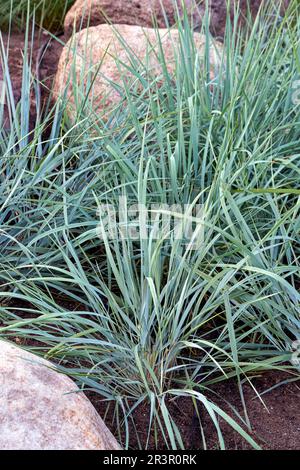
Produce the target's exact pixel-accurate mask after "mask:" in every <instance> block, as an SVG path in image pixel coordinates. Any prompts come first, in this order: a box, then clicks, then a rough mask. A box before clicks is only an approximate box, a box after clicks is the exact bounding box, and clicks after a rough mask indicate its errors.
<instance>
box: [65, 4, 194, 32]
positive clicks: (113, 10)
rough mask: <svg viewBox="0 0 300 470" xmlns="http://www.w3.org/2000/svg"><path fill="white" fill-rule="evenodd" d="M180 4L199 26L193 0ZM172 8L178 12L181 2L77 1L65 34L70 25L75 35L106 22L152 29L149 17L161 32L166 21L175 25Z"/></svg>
mask: <svg viewBox="0 0 300 470" xmlns="http://www.w3.org/2000/svg"><path fill="white" fill-rule="evenodd" d="M184 3H185V6H186V8H187V10H188V11H189V13H190V14H192V15H193V12H194V13H195V17H194V19H195V21H196V22H199V14H198V11H197V7H196V0H184ZM198 3H199V1H198ZM175 4H177V7H178V10H179V12H182V8H181V7H182V0H77V1H76V2H75V4H74V5H73V6H72V7H71V9H70V10H69V12H68V14H67V16H66V19H65V33H66V34H68V35H70V34H72V32H73V29H74V25H75V29H76V31H79V30H80V29H83V28H86V27H87V25H89V26H97V25H99V24H104V23H107V20H109V21H111V22H112V23H114V24H127V25H136V26H144V27H152V26H153V17H155V19H156V21H157V26H158V27H159V28H165V27H166V26H167V24H166V18H167V20H168V23H169V25H170V26H172V25H173V24H174V23H175V22H176V8H174V6H175Z"/></svg>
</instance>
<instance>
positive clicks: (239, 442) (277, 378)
mask: <svg viewBox="0 0 300 470" xmlns="http://www.w3.org/2000/svg"><path fill="white" fill-rule="evenodd" d="M293 377H295V376H292V375H289V374H287V373H285V372H267V373H264V374H261V376H259V377H256V378H253V379H252V384H253V385H254V386H255V388H256V390H257V391H258V392H259V393H260V394H262V393H263V392H264V391H266V390H268V389H269V388H271V387H273V386H274V385H278V384H280V383H281V382H284V381H286V380H291V379H292V378H293ZM213 390H214V392H216V394H218V396H216V395H214V394H210V396H209V398H210V399H211V400H213V401H214V403H216V404H218V405H219V406H220V407H221V408H222V409H223V410H224V411H226V412H227V413H228V414H229V415H230V416H231V417H232V418H233V419H237V418H236V415H235V414H234V412H233V411H232V409H231V408H230V405H232V406H233V407H234V408H235V409H236V410H238V412H239V413H240V415H241V416H243V418H244V415H243V406H242V403H241V398H240V394H239V391H238V387H237V384H236V381H234V380H229V381H226V382H224V383H221V384H219V385H216V386H214V388H213ZM243 391H244V398H245V403H246V407H247V412H248V416H249V420H250V424H251V426H252V431H249V429H247V428H246V426H244V425H243V424H242V423H241V421H239V424H241V425H242V427H243V428H244V429H245V430H247V431H248V433H249V434H250V435H251V437H252V438H253V439H254V440H255V441H256V442H257V443H258V444H259V445H260V446H261V447H262V448H263V449H266V450H299V449H300V412H299V400H300V377H298V381H295V382H291V383H287V384H283V385H280V386H277V388H274V389H273V390H271V391H270V392H268V393H266V394H265V395H263V396H262V397H261V398H262V400H263V402H264V403H262V402H261V401H260V400H259V399H258V398H257V397H256V394H255V392H254V391H253V388H252V387H251V386H250V385H244V387H243ZM87 395H88V397H89V398H90V400H91V401H92V402H93V404H94V406H95V407H96V409H97V410H98V411H99V413H100V414H101V416H102V417H103V416H106V418H105V422H106V424H107V426H108V427H109V428H110V429H111V431H112V432H113V433H114V434H115V436H116V437H117V438H118V437H119V436H118V432H117V429H116V422H114V415H113V406H111V409H110V410H108V412H107V404H106V403H105V402H103V401H101V398H100V397H99V395H96V394H95V393H91V392H89V393H87ZM226 401H227V403H226ZM229 404H230V405H229ZM168 406H169V409H170V410H171V412H172V416H173V418H174V419H175V421H176V424H177V425H178V427H179V429H180V432H181V434H182V436H183V440H184V444H185V447H186V449H193V450H196V449H197V450H201V449H203V444H202V438H201V431H200V426H199V421H198V419H197V418H196V415H195V409H194V406H193V404H192V402H191V400H189V399H187V398H181V399H179V400H178V401H177V402H172V403H170V402H169V405H168ZM199 413H200V416H201V421H202V426H203V429H204V432H205V438H206V442H207V448H208V449H210V450H213V449H218V448H219V445H218V438H217V433H216V430H215V427H214V425H213V423H212V421H211V419H210V417H209V415H208V413H207V412H206V411H205V409H204V407H203V406H202V405H200V406H199ZM134 419H135V425H136V429H137V432H135V430H134V427H133V426H132V425H130V424H129V427H130V436H131V440H130V448H132V449H138V448H139V441H140V443H141V444H142V445H143V444H145V442H146V440H147V432H148V423H149V408H148V407H147V406H140V407H139V408H138V409H137V411H136V412H135V413H134ZM220 425H221V429H222V432H223V435H224V440H225V444H226V448H227V449H229V450H249V449H252V447H251V446H250V444H248V443H247V442H246V441H245V440H244V439H243V438H242V437H241V436H240V435H239V434H238V433H237V432H236V431H234V430H233V428H232V427H231V426H229V425H228V424H227V423H225V422H224V421H223V420H222V419H221V420H220ZM122 438H123V440H124V439H125V436H124V433H122ZM158 441H159V448H160V449H165V448H166V446H165V444H164V442H163V439H162V438H161V437H159V439H158ZM151 448H152V449H153V448H155V444H154V438H153V434H152V437H151V439H150V445H149V449H151Z"/></svg>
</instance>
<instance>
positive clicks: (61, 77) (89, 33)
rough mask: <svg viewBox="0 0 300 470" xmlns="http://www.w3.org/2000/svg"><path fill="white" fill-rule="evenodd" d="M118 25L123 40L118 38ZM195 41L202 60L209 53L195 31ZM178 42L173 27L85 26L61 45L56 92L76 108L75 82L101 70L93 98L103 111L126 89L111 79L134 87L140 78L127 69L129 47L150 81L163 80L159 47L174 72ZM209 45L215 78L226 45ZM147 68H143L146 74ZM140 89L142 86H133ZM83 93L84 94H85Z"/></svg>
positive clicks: (96, 106)
mask: <svg viewBox="0 0 300 470" xmlns="http://www.w3.org/2000/svg"><path fill="white" fill-rule="evenodd" d="M114 28H116V30H117V32H118V34H119V35H120V36H121V37H122V40H120V39H119V38H118V36H117V34H116V31H115V30H114ZM157 34H159V36H160V41H158V39H157ZM194 40H195V45H196V48H197V49H198V51H199V57H200V58H201V56H202V57H203V55H204V51H205V36H204V35H202V34H199V33H194ZM159 42H160V44H159ZM124 43H125V44H124ZM179 44H180V36H179V32H178V31H177V30H175V29H174V30H171V31H169V30H167V29H159V30H154V29H152V28H142V27H140V26H128V25H114V27H112V26H110V25H107V24H105V25H100V26H95V27H91V28H88V29H85V30H83V31H81V32H79V33H77V34H76V35H75V37H74V40H70V41H69V43H68V44H67V45H66V47H65V48H64V49H63V52H62V55H61V57H60V61H59V65H58V71H57V74H56V79H55V84H54V93H55V96H56V97H59V95H62V94H64V96H65V97H66V98H67V100H68V105H69V109H72V108H74V102H75V98H74V96H75V95H77V97H78V95H79V93H78V92H77V91H78V86H77V85H78V84H81V82H82V80H83V78H82V77H85V80H84V82H85V84H86V82H87V80H88V79H87V78H86V77H87V76H88V71H94V74H95V73H96V72H97V76H96V78H95V79H94V77H93V79H94V81H93V85H92V90H91V92H90V96H92V99H93V105H92V106H93V110H97V111H98V112H99V113H100V114H102V111H104V112H105V113H107V112H108V111H109V109H110V108H111V107H112V106H113V105H115V104H117V103H118V102H119V101H120V98H121V95H122V91H120V90H118V89H116V87H115V86H112V82H113V83H114V84H118V85H120V86H121V88H122V86H123V83H124V81H123V80H124V77H125V79H126V84H127V85H128V86H130V80H131V81H132V82H133V81H134V80H135V81H136V80H137V79H136V77H133V76H132V74H131V70H130V69H129V70H128V67H132V65H130V58H129V54H128V49H131V50H132V51H134V54H135V56H136V57H137V58H138V59H140V61H141V62H143V63H145V62H147V67H146V68H145V69H146V70H147V74H149V77H151V79H153V78H154V77H157V78H159V80H160V79H161V78H163V71H162V67H161V61H160V60H159V55H160V46H161V48H162V50H163V53H164V57H165V63H166V67H167V69H168V72H169V74H170V75H172V74H174V71H175V68H176V49H177V48H178V46H179ZM210 47H211V50H210V60H211V78H213V76H214V72H215V69H217V67H218V64H219V63H220V61H221V60H220V58H221V56H222V50H223V47H222V45H221V44H219V43H216V44H215V45H213V44H211V46H210ZM74 51H76V53H74ZM74 54H75V57H74ZM99 65H100V69H99ZM146 70H143V71H142V72H143V73H144V74H145V73H146ZM74 72H75V73H74ZM74 76H75V77H76V79H75V80H74ZM144 78H145V75H144ZM146 78H147V77H146ZM89 80H90V82H91V80H92V78H91V77H90V78H89ZM68 82H69V85H68V86H67V83H68ZM66 87H67V88H66ZM136 89H139V87H138V86H136V84H135V90H136ZM82 97H83V98H84V93H83V95H82ZM79 98H80V96H79ZM70 114H71V113H70Z"/></svg>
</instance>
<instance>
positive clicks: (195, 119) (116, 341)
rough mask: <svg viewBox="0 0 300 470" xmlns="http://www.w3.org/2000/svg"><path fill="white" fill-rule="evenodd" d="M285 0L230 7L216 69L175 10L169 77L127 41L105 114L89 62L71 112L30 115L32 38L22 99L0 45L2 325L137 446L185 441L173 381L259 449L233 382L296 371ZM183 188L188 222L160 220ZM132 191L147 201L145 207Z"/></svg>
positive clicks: (289, 33) (296, 187)
mask: <svg viewBox="0 0 300 470" xmlns="http://www.w3.org/2000/svg"><path fill="white" fill-rule="evenodd" d="M296 3H297V2H295V3H293V4H292V5H291V8H290V11H289V13H288V14H287V16H286V17H285V18H282V17H281V16H280V15H279V12H278V11H277V13H274V12H273V10H272V16H271V11H270V10H267V11H262V12H261V14H260V15H259V16H258V18H257V19H256V20H255V21H254V22H253V24H251V28H250V27H249V30H247V29H246V30H243V31H242V30H240V28H239V26H238V21H237V17H235V18H234V20H233V21H232V22H230V21H229V19H228V22H227V30H226V37H225V42H224V54H223V56H222V57H221V58H220V60H221V62H222V64H221V66H220V68H219V71H217V74H216V77H215V78H214V79H212V78H211V76H210V63H209V55H208V54H206V57H205V59H204V61H202V60H201V58H200V57H199V56H198V54H197V51H196V50H195V47H194V42H193V34H192V29H191V27H190V26H189V23H188V18H187V16H186V17H185V18H184V20H183V22H178V28H179V31H180V37H181V46H182V47H181V48H180V50H179V52H178V57H177V61H178V63H177V67H176V73H175V76H174V77H171V76H170V75H169V74H168V71H167V68H166V67H165V66H164V58H163V55H162V53H160V54H161V55H160V57H159V58H160V61H161V63H162V76H161V77H156V78H154V77H151V74H149V73H148V70H147V66H145V65H143V64H141V63H140V62H139V61H138V60H137V58H136V56H135V54H134V51H129V52H128V53H129V54H130V56H131V64H132V65H131V66H130V69H131V73H132V80H131V81H129V82H128V80H127V81H125V80H124V83H122V84H121V85H120V84H119V85H118V89H119V92H120V93H121V95H122V100H121V102H120V104H118V105H116V107H115V109H114V110H113V112H112V114H111V116H110V118H109V119H104V118H102V117H101V114H99V113H96V112H95V110H94V108H93V102H92V101H93V86H94V82H93V80H92V79H91V80H90V81H89V82H88V85H86V83H85V84H83V83H82V84H79V85H78V89H77V91H76V93H77V101H76V103H77V104H76V106H77V108H76V113H75V114H73V115H72V119H74V115H75V116H76V119H75V122H74V120H72V121H70V117H69V112H68V104H67V103H58V104H56V105H55V106H54V107H51V106H50V104H49V107H48V111H47V114H46V115H44V116H42V115H41V113H38V121H37V123H36V126H35V128H34V130H33V131H32V132H30V130H29V127H28V116H29V99H28V97H29V95H30V92H34V90H35V88H36V83H35V79H34V77H32V75H31V72H30V64H29V63H28V61H27V59H26V57H27V54H26V51H25V54H24V57H25V59H24V79H23V89H22V98H21V101H20V102H19V103H18V104H17V105H15V104H14V99H13V92H12V87H11V77H10V75H9V69H8V66H7V61H6V60H5V50H4V49H3V48H2V62H3V66H4V69H5V84H6V90H7V109H8V110H9V113H8V115H9V117H8V121H9V125H7V123H6V124H5V123H4V114H2V115H1V116H2V117H1V119H2V121H1V122H0V127H1V141H0V142H1V143H0V151H1V157H0V158H1V160H0V161H1V173H0V205H1V211H0V224H1V231H0V254H1V255H0V256H1V257H0V280H1V290H0V298H1V306H0V321H1V328H0V335H1V336H2V337H3V338H6V339H11V340H12V339H13V338H15V337H16V336H17V337H18V338H20V339H21V340H22V339H23V340H25V341H27V343H26V344H27V347H28V348H30V349H31V350H32V351H33V352H36V353H37V354H41V355H44V356H45V357H47V358H48V359H50V360H52V361H54V362H55V363H56V364H58V367H59V368H60V369H61V371H63V372H65V373H67V374H69V375H70V376H72V377H73V378H74V379H75V380H76V381H77V382H78V383H79V384H80V385H81V387H82V388H83V389H85V390H92V391H93V392H96V393H98V394H99V395H100V396H101V397H102V399H103V400H104V401H105V402H107V404H108V406H110V407H113V408H114V415H115V420H116V421H117V423H118V429H119V432H120V435H119V438H120V441H122V445H123V446H124V447H125V448H128V447H130V443H131V439H132V433H136V438H137V440H138V442H139V446H140V447H141V448H148V447H149V445H152V446H156V447H159V446H162V445H163V446H165V447H167V448H172V449H176V448H179V449H180V448H184V445H185V442H184V439H183V436H182V435H181V430H180V426H179V425H178V422H177V420H176V413H174V412H173V410H174V408H172V404H173V402H175V403H177V402H178V401H180V399H182V398H185V399H190V400H191V401H192V403H193V404H194V406H195V412H196V413H197V412H198V405H197V403H198V404H201V406H202V409H203V410H205V412H206V413H208V414H209V416H210V418H211V420H212V422H213V424H214V426H215V428H216V430H217V435H218V441H219V446H220V448H225V447H226V441H225V439H224V436H223V434H222V426H221V424H220V423H221V421H222V420H225V421H227V422H228V423H229V424H230V425H231V426H232V427H233V428H235V430H236V431H237V432H239V433H240V434H241V435H242V436H243V437H244V438H245V439H246V440H247V441H248V442H249V443H250V444H251V445H252V446H253V447H255V448H258V447H259V445H258V443H256V442H254V441H253V439H252V437H251V436H250V431H249V430H250V429H251V427H250V425H251V423H250V422H249V418H248V415H247V407H246V405H245V404H244V400H243V384H244V383H245V382H248V383H250V384H251V385H252V382H251V376H252V375H255V374H257V373H258V372H262V371H265V370H274V369H276V370H286V371H288V372H289V373H290V374H291V377H297V376H298V369H297V364H296V363H295V361H294V362H293V361H292V354H293V353H295V351H294V346H293V344H295V343H294V342H295V341H296V340H297V339H299V327H300V317H299V301H300V293H299V285H300V284H299V281H300V279H299V274H300V270H299V269H300V266H299V254H300V246H299V231H300V217H299V215H300V198H299V196H300V184H299V181H300V165H299V161H300V159H299V157H300V144H299V142H300V106H299V95H300V94H299V93H298V91H299V88H300V87H299V74H300V61H299V58H300V56H299V53H300V49H299V45H300V44H299V37H300V36H299V32H300V31H299V27H300V23H299V17H298V13H297V4H296ZM291 15H293V21H291ZM270 18H272V21H270ZM205 23H206V24H204V26H203V31H204V33H205V34H206V38H207V41H208V42H210V43H212V44H213V39H212V38H211V37H210V35H209V33H208V29H207V23H208V18H207V19H206V22H205ZM116 34H117V32H116ZM120 40H122V41H123V39H122V38H120ZM158 40H159V39H158ZM116 60H118V58H116ZM146 63H147V61H146ZM112 86H114V85H112ZM115 86H117V85H115ZM297 87H299V88H297ZM120 198H121V199H120ZM120 200H121V201H122V204H123V206H120ZM137 205H139V206H137ZM185 205H188V207H189V209H188V213H186V212H184V213H183V219H184V220H187V219H188V220H192V222H193V223H194V225H193V227H194V230H193V231H192V234H191V236H190V238H188V239H184V238H183V237H181V238H178V237H177V236H176V232H175V228H174V225H172V224H171V225H169V226H168V227H167V229H165V230H163V231H161V232H159V236H158V235H157V233H158V231H157V227H158V226H159V221H160V220H161V219H162V217H163V215H167V216H168V217H170V218H171V219H172V220H177V219H178V218H179V219H180V220H182V213H180V208H182V207H183V206H185ZM198 205H200V206H201V211H200V212H199V213H197V215H196V216H195V215H193V209H194V208H195V207H197V206H198ZM132 206H135V207H132ZM140 207H143V208H146V211H149V213H150V215H151V216H153V217H149V218H148V219H147V220H146V222H145V214H144V212H143V211H140V210H139V209H138V208H140ZM153 207H154V208H153ZM114 211H115V212H114ZM112 213H113V214H114V217H112V218H110V219H109V220H110V221H113V228H114V231H113V232H110V231H109V230H108V229H107V227H108V226H107V220H108V217H109V215H111V214H112ZM28 341H29V343H28ZM229 378H234V380H236V384H237V387H239V390H240V394H241V400H242V403H243V404H244V405H243V412H242V413H240V414H238V413H237V411H236V412H235V413H234V417H235V418H234V419H233V418H232V417H230V416H229V415H228V414H226V413H225V411H224V409H223V408H222V406H220V404H217V402H215V400H213V399H212V395H211V394H212V393H213V390H214V385H215V384H216V383H218V382H220V381H224V380H227V379H229ZM252 386H253V385H252ZM257 395H258V394H257ZM258 397H259V395H258ZM259 398H261V397H259ZM261 399H262V398H261ZM140 405H147V406H148V409H149V421H148V429H147V433H146V437H145V438H144V439H142V438H141V435H140V433H139V429H138V428H136V426H135V421H134V419H135V411H136V410H137V409H138V408H139V406H140ZM198 417H199V420H200V429H201V430H202V432H201V438H202V441H203V446H204V448H206V445H207V444H206V432H205V427H204V428H203V427H202V422H201V415H198ZM153 436H154V437H153Z"/></svg>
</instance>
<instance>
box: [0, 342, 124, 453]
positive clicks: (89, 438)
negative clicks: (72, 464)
mask: <svg viewBox="0 0 300 470" xmlns="http://www.w3.org/2000/svg"><path fill="white" fill-rule="evenodd" d="M49 367H52V369H50V368H49ZM69 392H77V393H69ZM0 449H1V450H11V449H13V450H27V449H29V450H38V449H40V450H46V449H47V450H79V449H83V450H85V449H86V450H104V449H107V450H113V449H116V450H117V449H119V446H118V444H117V442H116V440H115V438H114V437H113V436H112V434H111V433H110V431H109V430H108V429H107V427H106V426H105V424H104V422H103V421H102V419H101V418H100V417H99V415H98V413H97V412H96V410H95V409H94V407H93V406H92V404H91V403H90V402H89V400H88V399H87V398H86V397H85V395H84V394H83V393H81V392H79V390H78V388H77V387H76V385H75V384H74V383H73V382H72V380H70V379H69V378H68V377H66V376H64V375H61V374H59V373H58V372H56V371H55V370H53V365H51V363H49V362H47V361H45V360H43V359H40V358H38V357H36V356H34V355H33V354H30V353H29V352H26V351H24V350H22V349H19V348H17V347H16V346H14V345H12V344H9V343H7V342H4V341H0Z"/></svg>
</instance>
